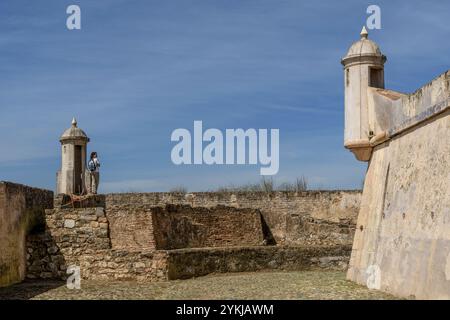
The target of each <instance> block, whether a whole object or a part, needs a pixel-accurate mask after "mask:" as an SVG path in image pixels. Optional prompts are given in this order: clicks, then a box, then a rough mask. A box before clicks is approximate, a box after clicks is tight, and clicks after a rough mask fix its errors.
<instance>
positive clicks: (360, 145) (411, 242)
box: [342, 28, 450, 299]
mask: <svg viewBox="0 0 450 320" xmlns="http://www.w3.org/2000/svg"><path fill="white" fill-rule="evenodd" d="M385 61H386V57H385V56H384V55H382V53H381V51H380V49H379V47H378V45H377V44H375V43H374V42H373V41H371V40H369V39H368V34H367V31H366V30H365V28H364V29H363V31H362V32H361V39H360V40H358V41H356V42H355V43H354V44H352V46H351V47H350V49H349V51H348V53H347V55H346V56H345V57H344V58H343V59H342V64H343V65H344V73H345V81H344V82H345V83H344V85H345V141H344V145H345V147H346V148H348V149H350V150H351V151H352V152H353V153H354V154H355V156H356V158H357V159H358V160H361V161H368V170H367V173H366V178H365V184H364V190H363V195H362V200H361V209H360V212H359V216H358V222H357V226H356V232H355V239H354V242H353V249H352V255H351V260H350V266H349V270H348V273H347V278H348V279H350V280H353V281H356V282H358V283H360V284H364V285H368V286H369V287H371V288H376V289H381V290H383V291H386V292H389V293H392V294H394V295H397V296H402V297H410V296H413V297H416V298H419V299H450V116H449V115H450V71H447V72H445V73H444V74H442V75H440V76H439V77H437V78H436V79H434V80H433V81H431V82H430V83H428V84H426V85H425V86H423V87H422V88H420V89H418V90H417V91H416V92H414V93H412V94H403V93H400V92H396V91H393V90H387V89H385V88H384V63H385Z"/></svg>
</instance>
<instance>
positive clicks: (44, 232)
mask: <svg viewBox="0 0 450 320" xmlns="http://www.w3.org/2000/svg"><path fill="white" fill-rule="evenodd" d="M24 193H26V190H25V191H24ZM44 194H47V193H46V192H44ZM50 195H51V193H50ZM31 196H33V194H32V195H31ZM359 202H360V192H358V191H308V192H299V193H295V192H273V193H264V192H255V193H252V192H242V193H226V192H225V193H191V194H181V193H141V194H139V193H130V194H109V195H97V196H95V197H93V198H90V199H89V200H87V201H86V202H85V203H83V204H82V206H83V207H78V206H77V207H75V208H74V207H72V206H71V205H68V204H67V203H68V197H67V196H63V195H59V196H58V197H56V198H55V199H54V203H53V204H52V203H48V199H47V202H46V203H45V207H46V208H47V209H46V210H45V211H44V209H43V208H42V207H40V210H39V214H40V216H41V220H40V221H37V220H36V222H35V223H34V224H33V225H32V226H30V227H29V228H27V230H30V232H29V233H28V235H27V236H26V242H25V241H24V247H23V248H21V249H18V248H17V251H18V252H20V254H22V255H23V257H24V260H23V270H26V273H25V272H24V273H23V274H22V275H21V277H19V278H20V279H18V280H16V281H20V280H21V279H23V278H24V277H25V274H26V277H27V278H30V279H33V278H45V279H51V278H57V279H64V278H66V277H67V273H66V270H67V268H68V267H69V266H72V265H75V266H79V267H80V269H81V276H82V277H83V278H85V279H98V280H111V279H113V280H121V279H126V280H139V281H159V280H168V279H179V278H189V277H193V276H200V275H205V274H208V273H213V272H240V271H257V270H267V269H277V270H303V269H308V268H315V267H319V268H339V269H345V268H346V266H347V263H348V259H349V256H350V251H351V242H352V238H353V234H354V230H355V223H356V216H357V213H358V211H359ZM25 211H26V210H25ZM25 211H24V212H25ZM24 214H26V213H24ZM26 233H27V232H24V233H23V234H24V236H25V234H26ZM24 239H25V238H24ZM5 262H7V261H5ZM16 281H13V282H16ZM8 283H12V282H11V281H9V282H8V281H5V282H4V284H3V285H6V284H8Z"/></svg>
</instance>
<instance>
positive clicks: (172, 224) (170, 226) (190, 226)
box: [152, 205, 264, 249]
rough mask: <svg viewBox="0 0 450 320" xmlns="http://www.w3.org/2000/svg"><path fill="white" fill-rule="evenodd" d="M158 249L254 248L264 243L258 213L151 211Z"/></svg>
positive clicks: (172, 207) (234, 210)
mask: <svg viewBox="0 0 450 320" xmlns="http://www.w3.org/2000/svg"><path fill="white" fill-rule="evenodd" d="M152 220H153V224H154V228H153V229H154V235H155V243H156V248H157V249H179V248H202V247H227V246H256V245H262V244H263V243H264V235H263V229H262V224H261V213H260V212H259V210H254V209H237V208H232V207H225V206H217V207H214V208H200V207H196V208H193V207H191V206H186V205H185V206H180V205H169V206H167V207H166V208H165V209H163V208H160V207H157V208H155V209H154V210H153V215H152Z"/></svg>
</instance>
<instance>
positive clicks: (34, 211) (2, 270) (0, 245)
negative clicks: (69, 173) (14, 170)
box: [0, 181, 53, 286]
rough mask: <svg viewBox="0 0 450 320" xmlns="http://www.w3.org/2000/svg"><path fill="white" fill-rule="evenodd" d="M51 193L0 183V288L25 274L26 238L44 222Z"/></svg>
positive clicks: (51, 202) (50, 202) (49, 204)
mask: <svg viewBox="0 0 450 320" xmlns="http://www.w3.org/2000/svg"><path fill="white" fill-rule="evenodd" d="M52 206H53V192H51V191H47V190H40V189H36V188H30V187H27V186H23V185H19V184H13V183H9V182H2V181H0V286H4V285H8V284H11V283H15V282H18V281H20V280H22V279H23V278H24V277H25V274H26V250H25V247H26V236H27V234H28V233H29V232H30V230H31V229H32V228H33V226H35V225H37V224H41V223H43V221H44V214H43V213H44V210H45V209H46V208H50V207H52Z"/></svg>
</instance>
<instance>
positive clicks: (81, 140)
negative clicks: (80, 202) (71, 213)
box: [56, 118, 89, 194]
mask: <svg viewBox="0 0 450 320" xmlns="http://www.w3.org/2000/svg"><path fill="white" fill-rule="evenodd" d="M59 141H60V142H61V170H59V171H58V172H57V174H56V193H57V194H82V193H86V192H87V188H86V182H87V181H88V180H87V172H86V147H87V143H88V142H89V138H88V136H87V135H86V133H85V132H84V131H83V130H81V129H80V128H78V126H77V121H76V120H75V118H73V120H72V126H71V127H70V128H69V129H67V130H66V131H64V133H63V134H62V136H61V138H60V140H59Z"/></svg>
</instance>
